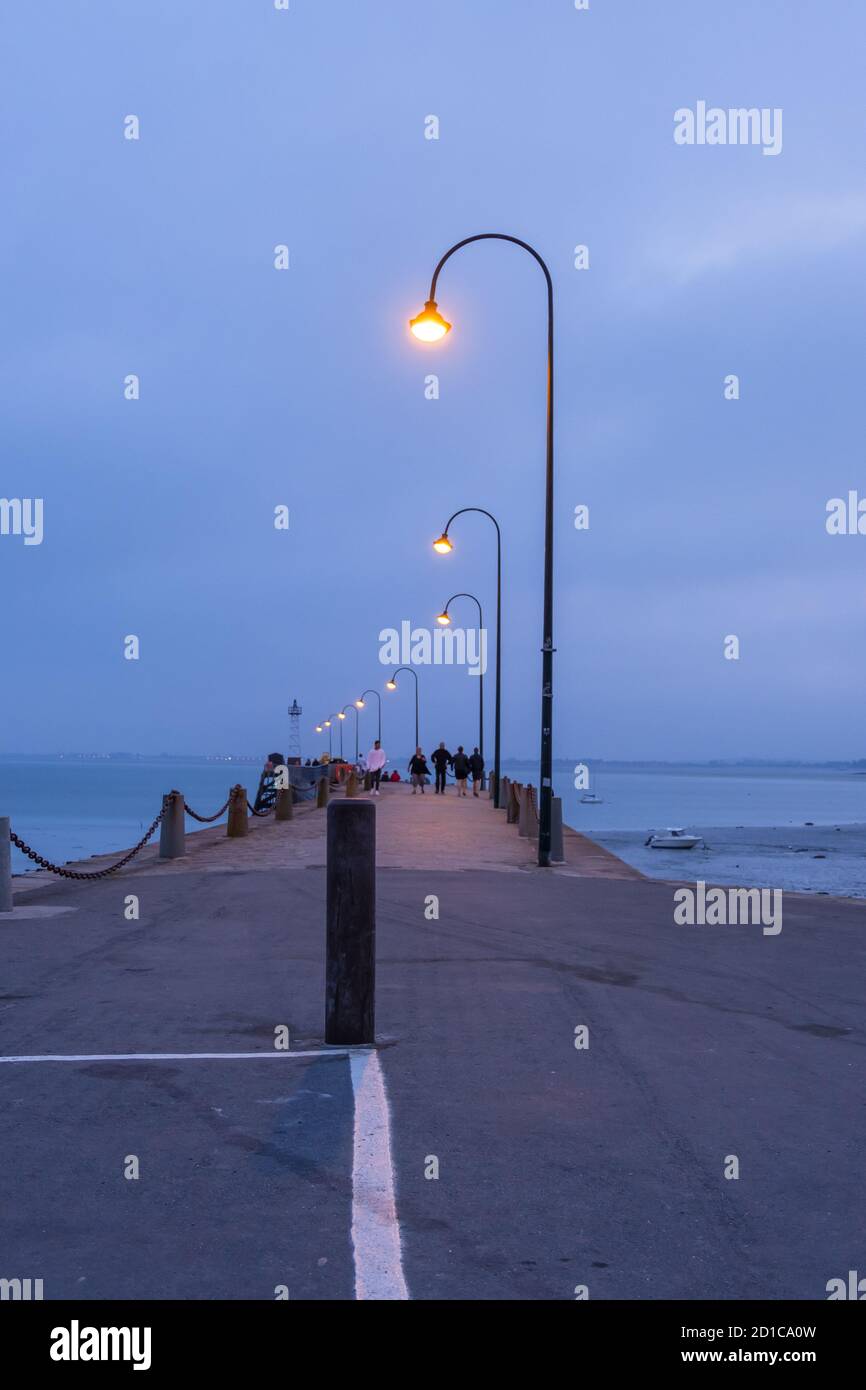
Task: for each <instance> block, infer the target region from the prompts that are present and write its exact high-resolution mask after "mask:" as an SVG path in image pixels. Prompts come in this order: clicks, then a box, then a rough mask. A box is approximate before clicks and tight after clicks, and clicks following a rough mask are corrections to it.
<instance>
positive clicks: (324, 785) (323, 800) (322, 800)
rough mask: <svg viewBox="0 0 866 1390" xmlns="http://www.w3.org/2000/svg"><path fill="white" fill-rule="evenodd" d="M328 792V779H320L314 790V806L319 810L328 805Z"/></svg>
mask: <svg viewBox="0 0 866 1390" xmlns="http://www.w3.org/2000/svg"><path fill="white" fill-rule="evenodd" d="M329 791H330V786H329V785H328V778H327V777H320V778H319V785H318V787H317V788H316V805H317V806H318V807H319V809H320V810H321V808H322V807H323V806H327V804H328V793H329Z"/></svg>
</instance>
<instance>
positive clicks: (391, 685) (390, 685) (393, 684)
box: [385, 681, 397, 690]
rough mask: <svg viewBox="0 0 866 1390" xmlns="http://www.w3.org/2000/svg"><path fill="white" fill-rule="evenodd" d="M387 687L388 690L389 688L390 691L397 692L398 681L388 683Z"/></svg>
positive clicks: (386, 683)
mask: <svg viewBox="0 0 866 1390" xmlns="http://www.w3.org/2000/svg"><path fill="white" fill-rule="evenodd" d="M385 686H386V688H387V689H388V690H396V689H397V682H396V681H386V682H385Z"/></svg>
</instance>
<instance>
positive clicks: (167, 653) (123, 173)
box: [0, 0, 866, 758]
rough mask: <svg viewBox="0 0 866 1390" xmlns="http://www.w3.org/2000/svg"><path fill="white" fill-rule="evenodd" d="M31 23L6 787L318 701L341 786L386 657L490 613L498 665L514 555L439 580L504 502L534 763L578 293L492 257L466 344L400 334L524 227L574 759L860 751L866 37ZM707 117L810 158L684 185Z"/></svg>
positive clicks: (22, 138)
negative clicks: (736, 119) (31, 517)
mask: <svg viewBox="0 0 866 1390" xmlns="http://www.w3.org/2000/svg"><path fill="white" fill-rule="evenodd" d="M12 8H13V7H5V10H6V13H5V15H4V20H3V33H2V47H3V50H4V68H5V74H4V79H3V82H2V84H0V112H2V125H3V129H4V132H5V133H4V137H3V158H4V163H5V172H4V175H3V189H4V194H5V197H4V204H5V211H4V215H3V218H2V220H0V238H2V243H3V265H4V271H5V273H4V294H3V309H2V324H3V337H2V350H3V362H2V371H0V393H2V419H3V435H4V441H3V451H2V469H0V496H2V497H6V498H21V499H23V498H42V499H44V539H43V542H42V544H41V545H31V546H26V545H25V544H24V538H23V536H16V535H11V534H10V535H3V536H0V586H2V595H3V610H4V611H3V640H2V667H3V669H2V681H0V751H6V752H9V751H19V752H20V751H34V750H42V749H68V750H79V751H83V750H91V749H93V750H99V751H108V750H111V749H135V750H141V751H153V752H156V751H161V750H166V751H172V752H183V751H190V752H198V753H203V752H211V751H236V752H240V751H257V750H266V749H270V748H279V747H280V746H281V745H283V744H284V743H285V741H286V732H287V720H286V716H285V708H286V705H287V704H288V703H289V702H290V701H291V699H292V698H293V697H295V696H296V697H297V698H298V700H299V701H300V703H301V704H302V706H303V709H304V716H303V720H302V726H303V734H304V753H305V755H309V754H311V753H313V752H314V751H316V749H317V748H318V747H319V746H320V741H319V740H318V739H317V738H316V737H315V736H314V735H313V733H312V726H313V724H314V723H315V722H316V721H317V720H319V719H321V718H323V717H325V716H326V715H328V714H329V713H333V712H334V711H335V710H336V709H338V708H340V707H341V706H342V705H344V704H345V703H346V702H347V701H350V700H352V699H354V698H355V696H356V695H357V694H359V693H360V691H361V690H362V689H363V688H364V687H366V686H376V687H379V688H381V687H382V686H383V684H384V681H385V679H386V678H387V676H388V675H389V674H390V669H388V668H385V667H384V666H382V665H381V663H380V661H379V634H380V631H381V630H382V629H384V628H387V627H399V626H400V623H401V622H402V621H404V620H408V621H410V622H411V623H412V625H413V626H430V624H431V623H432V621H433V618H434V615H435V614H436V613H437V612H438V611H439V610H440V608H441V607H442V605H443V603H444V601H445V600H446V599H447V598H448V597H449V595H450V594H452V593H454V592H455V591H457V590H468V591H470V592H472V593H475V594H477V595H478V597H479V598H480V599H481V601H482V604H483V605H484V607H485V620H486V622H487V623H488V625H489V626H490V628H491V629H492V628H493V619H494V553H495V552H494V545H493V531H492V528H491V527H490V526H489V525H488V524H487V523H486V522H485V521H484V519H483V518H477V517H471V516H470V517H465V518H461V519H460V521H459V522H457V523H456V524H455V528H454V532H453V539H454V542H455V550H454V552H453V553H452V554H451V555H450V556H448V557H447V558H440V557H438V556H436V555H435V554H434V553H433V551H432V549H431V544H430V543H431V540H432V539H433V538H434V537H435V536H436V535H438V534H439V532H440V531H441V529H442V526H443V524H444V522H445V520H446V518H447V517H448V515H449V514H450V513H451V512H452V511H454V510H456V509H457V508H459V507H465V506H482V507H486V508H488V509H490V510H491V511H493V512H495V513H496V514H497V516H498V517H499V518H500V521H501V525H502V531H503V543H504V589H505V597H504V642H503V683H504V695H503V705H504V729H503V751H504V752H505V753H506V754H514V755H534V754H536V752H537V749H538V722H539V719H538V710H539V699H538V692H539V684H540V664H541V663H540V655H539V647H540V639H541V580H542V521H543V511H542V508H543V483H544V385H545V357H544V348H545V326H546V325H545V311H546V305H545V298H544V283H543V278H542V276H541V274H540V271H539V269H538V267H537V266H536V265H535V264H534V262H533V261H532V260H531V259H530V258H529V257H528V256H526V255H525V254H524V253H523V252H522V251H520V250H519V249H518V248H515V247H512V246H507V245H501V244H495V243H494V244H490V243H485V244H482V245H479V246H472V247H469V248H467V249H465V250H463V251H461V252H460V253H459V254H458V255H456V256H455V257H454V258H453V259H452V260H451V261H450V262H449V264H448V266H447V267H446V269H445V271H444V272H443V275H442V279H441V281H440V288H439V303H440V308H441V309H442V312H443V313H444V314H445V316H446V318H448V319H449V320H450V321H451V322H452V323H453V324H454V329H453V331H452V333H451V334H450V335H449V337H448V338H447V339H446V340H445V341H444V343H442V344H441V345H439V346H438V347H433V348H430V347H426V348H425V347H422V346H419V345H418V344H417V343H416V342H415V341H414V339H412V338H411V337H410V335H409V334H408V331H407V320H408V318H409V316H410V315H412V314H415V313H417V312H418V311H419V309H420V308H421V306H422V304H423V301H424V300H425V298H426V296H427V288H428V285H429V279H430V274H431V272H432V269H433V266H434V264H435V262H436V260H437V259H438V258H439V256H440V255H441V254H442V252H443V251H445V250H446V249H447V248H448V246H450V245H451V244H452V243H453V242H454V241H456V240H459V239H460V238H462V237H464V236H468V235H470V234H472V233H475V232H481V231H503V232H507V233H510V234H512V235H516V236H519V237H522V238H524V239H526V240H528V241H530V242H532V243H533V244H534V245H535V246H537V248H538V249H539V251H540V252H541V254H542V255H543V256H544V257H545V258H546V259H547V261H548V263H549V265H550V268H551V271H552V274H553V277H554V284H555V293H556V313H557V359H556V392H557V422H556V499H555V507H556V557H555V594H556V599H555V602H556V607H555V638H556V646H557V655H556V660H555V690H556V701H555V709H556V712H555V717H554V733H555V752H556V755H557V756H566V757H572V756H574V757H576V758H577V757H609V758H615V757H624V758H629V757H634V758H640V757H646V758H702V757H735V756H738V755H744V756H764V755H766V756H771V757H785V756H793V757H798V758H823V757H828V758H829V757H847V756H852V757H857V756H861V755H863V753H864V739H863V732H862V730H863V715H862V711H863V706H864V684H866V681H864V677H866V642H864V620H866V586H864V577H866V536H858V535H846V536H830V535H828V533H827V530H826V526H825V519H826V505H827V502H828V500H829V499H831V498H833V497H847V494H848V492H849V490H851V489H859V490H860V494H861V495H863V496H864V497H866V469H864V433H866V431H864V421H863V381H862V371H863V333H864V323H866V318H864V307H866V306H864V300H866V277H864V247H866V189H864V180H863V170H864V167H866V126H864V121H863V113H862V76H863V73H862V62H863V57H862V55H863V44H864V39H866V11H864V7H863V5H862V3H861V2H860V0H822V3H821V4H815V3H811V2H810V0H778V2H777V3H774V2H773V0H761V3H760V4H756V3H755V0H726V3H724V4H721V3H710V2H709V0H701V3H696V0H664V3H657V4H648V3H646V0H591V5H590V9H589V11H587V12H580V11H577V10H576V9H575V7H574V4H573V0H471V3H468V0H439V2H438V3H435V4H430V3H420V0H291V7H290V9H289V10H288V11H287V12H286V11H280V10H277V9H275V8H274V5H273V0H243V3H241V2H240V0H232V2H231V3H230V2H229V0H182V3H179V0H123V3H119V0H113V3H105V4H99V5H94V4H92V3H89V0H67V3H63V4H60V3H52V4H48V5H29V4H25V3H24V0H18V3H17V4H16V5H15V6H14V11H15V12H14V13H12V14H11V16H10V13H9V11H10V10H11V9H12ZM699 101H706V102H707V103H708V105H709V106H710V107H712V106H718V107H721V108H723V109H725V110H727V109H728V108H732V107H752V106H754V107H757V108H768V109H770V110H775V109H777V108H778V109H780V110H781V112H782V122H783V123H782V136H783V138H782V148H781V151H780V152H779V153H777V154H764V153H763V149H762V147H761V146H754V145H748V146H743V145H716V146H712V145H706V144H705V145H693V146H683V145H678V144H677V143H675V141H674V129H675V121H674V113H675V112H676V111H677V110H679V109H681V108H692V109H696V107H697V103H698V102H699ZM129 115H135V116H137V117H138V119H139V122H140V138H139V139H138V140H129V139H126V138H124V120H125V118H126V117H127V116H129ZM430 116H435V117H436V118H437V119H438V122H439V130H438V134H439V138H438V139H427V138H425V129H426V130H427V131H428V132H429V131H430V130H431V123H430V122H429V121H428V120H427V118H428V117H430ZM425 122H426V125H425ZM280 244H285V245H287V246H288V247H289V254H290V268H289V269H288V270H287V271H281V270H277V269H275V268H274V255H275V253H274V248H275V246H277V245H280ZM578 245H586V246H587V247H588V248H589V268H588V269H585V270H578V269H575V266H574V259H575V255H574V249H575V247H576V246H578ZM430 373H435V374H437V375H438V377H439V399H438V400H428V399H426V398H425V378H426V377H427V376H428V375H429V374H430ZM129 374H136V375H137V376H138V377H139V378H140V399H138V400H126V399H125V398H124V380H125V378H126V377H127V376H128V375H129ZM730 374H736V375H737V376H738V377H739V382H740V398H739V399H738V400H727V399H725V378H726V377H727V376H729V375H730ZM281 504H282V505H285V506H287V507H288V508H289V512H290V526H289V529H288V530H287V531H278V530H276V529H275V528H274V524H273V518H274V508H275V507H277V506H279V505H281ZM579 504H584V505H586V506H588V507H589V518H590V525H589V529H588V530H586V531H577V530H575V527H574V524H573V518H574V509H575V507H576V506H577V505H579ZM454 616H455V620H456V621H457V622H460V623H462V624H467V625H468V624H469V623H470V622H471V621H472V606H471V605H468V604H466V603H465V601H464V603H463V607H462V608H461V607H460V606H455V610H454ZM131 634H134V635H136V636H137V637H138V638H139V639H140V658H139V660H137V661H130V660H126V659H125V657H124V638H125V637H126V636H128V635H131ZM731 635H734V636H737V637H738V638H739V642H740V656H739V660H727V659H725V655H724V643H725V638H726V637H728V636H731ZM490 656H491V669H490V675H489V680H488V682H487V684H488V688H489V695H490V700H489V713H488V719H489V729H490V734H491V735H492V718H493V711H492V693H493V680H492V656H493V650H492V634H491V651H490ZM419 677H420V682H421V700H422V711H421V714H422V729H421V734H422V740H423V741H424V743H425V745H426V746H427V747H429V746H430V745H431V744H432V743H433V742H435V741H438V740H439V739H440V738H444V739H445V740H447V741H448V742H449V743H456V742H458V741H462V742H464V743H470V742H473V741H474V739H475V730H476V717H477V716H476V710H477V682H476V680H475V679H474V678H472V677H471V676H469V675H468V674H467V673H466V671H465V669H457V668H453V667H451V668H448V667H421V668H419ZM410 686H411V680H410V679H409V678H406V677H404V678H402V681H401V684H400V687H399V689H398V691H397V692H396V693H393V694H388V693H387V692H385V693H384V695H383V698H385V699H386V702H387V703H386V724H385V743H386V746H387V747H389V749H391V750H393V751H394V753H395V754H396V753H402V752H403V751H404V750H405V749H408V748H409V745H410V743H411V741H412V737H413V727H412V713H413V704H412V695H411V690H410ZM363 727H364V726H363V725H362V728H363ZM365 727H366V731H367V732H371V731H372V723H367V724H366V726H365ZM367 741H368V740H367V738H366V735H365V736H364V737H362V742H364V743H366V742H367ZM488 751H489V753H492V737H491V738H489V740H488Z"/></svg>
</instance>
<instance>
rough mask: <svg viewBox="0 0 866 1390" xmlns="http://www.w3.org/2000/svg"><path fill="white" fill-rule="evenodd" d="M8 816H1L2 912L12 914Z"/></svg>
mask: <svg viewBox="0 0 866 1390" xmlns="http://www.w3.org/2000/svg"><path fill="white" fill-rule="evenodd" d="M10 829H11V826H10V823H9V817H8V816H0V912H11V911H12V907H13V903H12V842H11V840H10V839H9V831H10Z"/></svg>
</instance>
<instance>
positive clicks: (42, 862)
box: [9, 797, 167, 879]
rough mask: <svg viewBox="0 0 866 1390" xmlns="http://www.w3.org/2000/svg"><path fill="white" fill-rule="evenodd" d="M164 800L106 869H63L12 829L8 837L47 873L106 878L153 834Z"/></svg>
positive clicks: (125, 862)
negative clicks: (137, 837) (130, 844)
mask: <svg viewBox="0 0 866 1390" xmlns="http://www.w3.org/2000/svg"><path fill="white" fill-rule="evenodd" d="M166 801H167V798H166V797H163V802H162V810H161V811H160V813H159V815H158V816H157V817H156V819H155V820H154V821H153V823H152V825H151V826H150V828H149V830H147V831H146V833H145V834H144V835H142V837H141V839H140V840H139V842H138V844H137V845H135V846H134V848H133V849H131V850H130V851H129V853H128V854H125V855H124V856H123V858H122V859H118V861H117V863H116V864H109V866H108V868H107V869H94V870H92V871H91V872H90V873H82V872H80V871H79V870H78V869H64V868H62V867H61V865H60V864H52V863H51V861H50V860H49V859H44V858H43V857H42V855H41V854H37V853H36V851H35V849H31V848H30V846H29V845H28V844H25V843H24V841H23V840H22V839H21V838H20V836H18V835H16V834H15V832H14V830H10V831H9V839H10V840H11V841H12V843H13V845H17V847H18V848H19V849H20V850H21V853H22V854H26V855H27V858H28V859H32V860H33V862H34V864H38V865H39V867H40V869H47V870H48V872H49V873H52V874H59V876H60V877H61V878H75V879H94V878H108V875H109V874H116V873H117V870H118V869H122V868H123V867H124V865H126V864H128V863H129V861H130V860H131V859H134V858H135V856H136V855H137V854H138V852H139V850H142V849H144V846H145V845H146V844H147V842H148V840H149V839H150V837H151V836H152V835H153V833H154V831H155V830H156V828H157V826H159V825H161V823H162V818H163V816H164V815H165V809H166Z"/></svg>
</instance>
